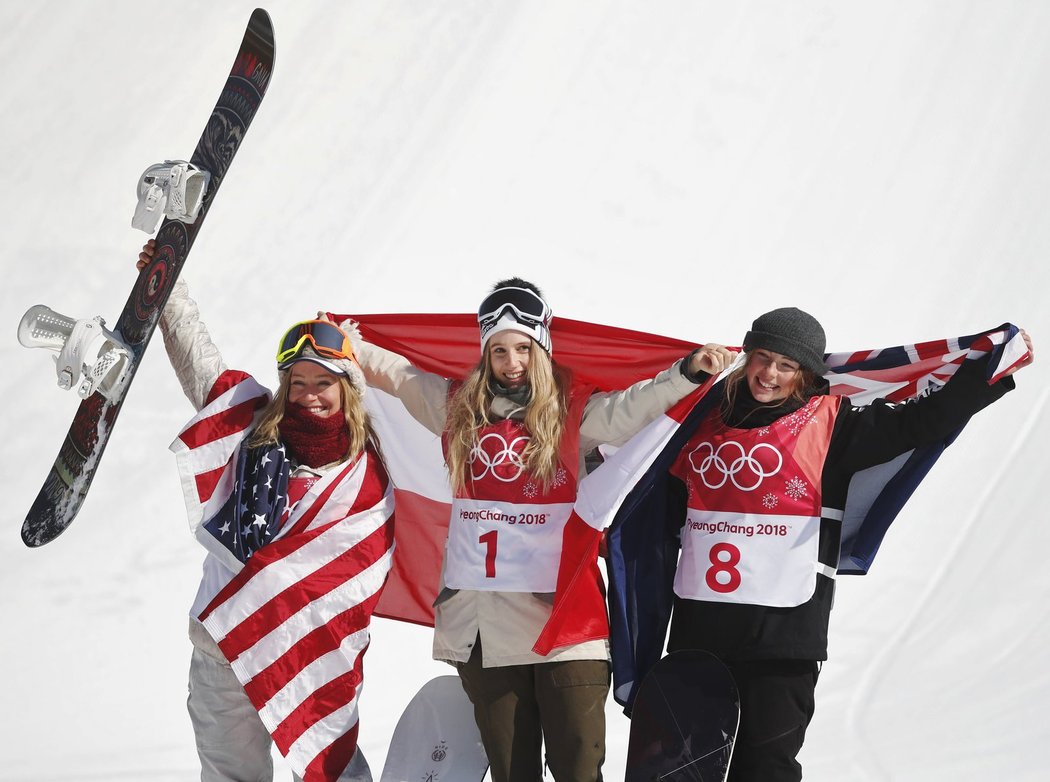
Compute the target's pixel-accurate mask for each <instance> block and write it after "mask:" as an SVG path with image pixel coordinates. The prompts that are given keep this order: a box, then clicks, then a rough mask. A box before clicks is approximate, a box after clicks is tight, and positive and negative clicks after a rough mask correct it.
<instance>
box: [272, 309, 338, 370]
mask: <svg viewBox="0 0 1050 782" xmlns="http://www.w3.org/2000/svg"><path fill="white" fill-rule="evenodd" d="M307 343H309V344H310V346H311V347H312V348H313V349H314V352H315V353H317V355H318V356H320V357H321V358H334V359H340V358H346V359H350V360H351V361H357V357H356V356H354V349H353V346H352V345H351V344H350V337H348V336H347V335H346V332H345V331H343V330H342V329H341V328H339V327H338V326H336V325H335V324H334V323H329V322H328V321H327V320H305V321H303V322H301V323H296V324H295V325H294V326H292V327H291V328H290V329H288V331H287V332H286V333H285V335H284V336H283V337H282V338H281V342H280V344H279V345H278V347H277V363H278V364H279V365H280V364H284V363H286V362H288V361H290V360H291V359H293V358H295V357H296V356H298V355H299V354H300V353H301V352H302V351H303V348H304V347H305V346H306V345H307Z"/></svg>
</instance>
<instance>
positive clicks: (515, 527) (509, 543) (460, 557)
mask: <svg viewBox="0 0 1050 782" xmlns="http://www.w3.org/2000/svg"><path fill="white" fill-rule="evenodd" d="M571 512H572V503H571V502H566V503H557V504H544V505H511V504H503V503H499V502H493V501H491V500H466V499H455V500H453V501H452V519H451V521H450V523H449V536H448V551H447V555H446V560H445V584H446V586H449V587H451V588H452V589H481V590H499V591H504V592H553V591H554V590H555V587H556V586H557V584H558V564H559V562H560V561H561V536H562V530H564V528H565V522H566V521H568V519H569V514H570V513H571Z"/></svg>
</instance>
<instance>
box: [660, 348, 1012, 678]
mask: <svg viewBox="0 0 1050 782" xmlns="http://www.w3.org/2000/svg"><path fill="white" fill-rule="evenodd" d="M985 364H986V362H985V361H968V362H965V363H964V364H963V366H962V367H961V368H960V369H959V371H958V372H957V373H956V374H955V376H954V377H952V379H951V380H950V381H949V382H948V383H947V385H946V386H945V387H944V388H943V389H942V390H940V391H939V392H937V393H935V394H931V395H930V396H927V397H924V398H922V399H917V400H914V401H911V402H908V403H906V404H899V405H894V404H891V403H889V402H886V401H885V400H877V401H876V402H874V403H872V404H870V405H867V406H865V407H852V406H851V405H850V404H849V402H848V400H843V403H842V406H841V407H840V408H839V412H838V415H837V417H836V419H835V424H834V428H833V430H832V436H831V441H830V444H829V446H828V454H827V458H826V460H825V462H824V470H823V473H822V475H821V495H822V500H823V504H824V506H825V507H827V508H835V509H839V510H841V509H842V508H843V507H844V506H845V502H846V493H847V490H848V489H849V484H850V479H851V478H852V477H853V475H854V474H855V473H856V472H858V471H860V470H863V469H866V468H868V467H871V466H874V465H877V464H882V463H884V462H887V461H890V460H891V459H894V458H895V457H897V456H899V455H900V454H902V453H906V452H908V451H910V450H912V449H913V448H916V447H920V446H924V445H929V444H931V443H935V442H937V441H939V440H943V439H944V438H946V437H948V436H950V435H951V434H952V433H953V432H955V431H957V430H958V429H959V428H960V427H962V426H963V425H964V424H965V423H966V421H967V420H968V419H969V418H970V416H972V415H973V414H974V413H976V412H978V411H979V410H982V409H983V408H985V407H987V406H988V405H989V404H991V403H992V402H994V401H996V400H997V399H999V398H1000V397H1002V396H1003V395H1004V394H1005V393H1006V392H1007V391H1009V390H1011V389H1012V388H1013V379H1012V378H1005V379H1003V380H1001V381H999V382H998V383H996V384H994V385H991V386H989V385H988V383H987V381H986V380H985V379H984V372H985V369H986V367H985ZM815 393H827V388H826V386H824V387H823V388H820V389H817V390H816V392H815ZM739 396H740V397H742V398H740V399H738V401H737V403H736V404H735V406H734V408H733V409H732V410H730V411H729V412H728V414H727V415H725V416H724V418H725V420H726V423H727V424H729V425H730V426H733V427H735V428H754V427H760V426H767V425H769V424H770V423H772V422H773V421H775V420H776V419H778V418H780V417H782V416H784V415H788V414H790V413H791V412H794V410H796V409H798V407H800V406H801V404H802V403H796V404H791V405H780V406H776V407H768V406H763V405H759V404H758V403H756V402H755V401H754V400H753V399H752V398H751V396H750V394H748V393H747V390H746V387H745V386H741V389H740V394H739ZM709 414H717V413H709ZM670 485H671V486H672V487H673V491H672V494H673V496H672V498H671V500H670V503H671V505H672V508H671V510H672V515H675V513H677V517H678V519H679V520H680V519H682V518H684V513H685V487H684V484H682V483H681V481H678V480H677V479H676V480H673V481H671V484H670ZM840 538H841V523H840V522H839V521H836V520H832V519H827V518H824V519H822V520H821V529H820V554H819V556H820V560H821V562H822V563H825V564H827V565H830V566H831V567H832V568H835V567H837V566H838V559H839V548H840ZM834 589H835V581H834V580H833V579H831V578H828V577H827V576H824V575H822V574H818V575H817V585H816V590H815V592H814V594H813V596H812V597H811V598H810V599H809V600H808V601H807V602H805V603H803V604H802V605H799V606H795V607H792V608H772V607H767V606H757V605H740V604H732V603H715V602H707V601H700V600H685V599H682V598H678V597H676V598H675V600H674V610H673V613H672V616H671V631H670V638H669V640H668V644H667V647H668V651H676V650H678V649H707V650H708V651H711V652H713V653H715V654H716V655H718V656H719V657H721V658H722V659H725V660H729V661H745V660H767V659H804V660H825V659H827V647H828V622H829V619H830V614H831V605H832V598H833V595H834Z"/></svg>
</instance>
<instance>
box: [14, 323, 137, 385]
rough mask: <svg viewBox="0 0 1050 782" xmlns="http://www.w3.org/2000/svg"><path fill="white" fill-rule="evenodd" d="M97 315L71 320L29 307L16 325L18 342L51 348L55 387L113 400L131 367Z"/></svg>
mask: <svg viewBox="0 0 1050 782" xmlns="http://www.w3.org/2000/svg"><path fill="white" fill-rule="evenodd" d="M105 326H106V322H105V321H104V320H103V319H102V318H101V317H98V316H96V317H94V318H82V319H80V320H75V319H73V318H70V317H68V316H66V315H62V314H61V313H58V312H55V311H54V310H53V309H51V308H50V307H46V306H44V305H43V304H37V305H36V306H35V307H30V308H29V310H28V311H27V312H26V314H25V315H23V316H22V321H21V322H20V323H19V324H18V341H19V342H20V343H22V345H24V346H25V347H27V348H47V349H48V350H52V351H54V352H55V353H56V354H57V355H56V356H55V357H54V358H55V373H56V374H57V376H58V387H59V388H62V389H64V390H67V391H68V390H69V389H71V388H73V387H74V385H76V389H77V395H78V396H79V397H81V398H82V399H87V398H88V397H89V396H91V395H92V394H93V393H95V392H96V391H98V392H99V393H100V394H102V395H103V396H104V397H106V399H110V400H113V399H116V398H117V396H118V392H119V391H120V388H121V386H122V385H123V383H124V379H125V378H126V377H127V376H128V370H129V369H130V368H131V351H130V350H129V349H128V347H127V346H126V345H125V344H124V342H123V340H121V338H120V337H119V336H118V335H117V334H116V333H115V332H113V331H110V330H109V329H107V328H106V327H105Z"/></svg>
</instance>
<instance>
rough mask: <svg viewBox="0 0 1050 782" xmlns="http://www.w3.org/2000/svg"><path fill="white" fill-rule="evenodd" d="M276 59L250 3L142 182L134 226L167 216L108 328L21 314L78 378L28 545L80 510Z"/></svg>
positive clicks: (30, 331)
mask: <svg viewBox="0 0 1050 782" xmlns="http://www.w3.org/2000/svg"><path fill="white" fill-rule="evenodd" d="M273 63H274V38H273V26H272V25H271V23H270V17H269V15H268V14H267V13H266V12H265V11H264V10H262V9H256V10H255V12H254V13H252V16H251V19H250V20H249V22H248V27H247V30H246V31H245V33H244V39H243V40H242V41H241V46H240V49H239V50H238V52H237V56H236V58H235V59H234V63H233V68H232V69H231V70H230V74H229V77H228V78H227V80H226V84H225V86H224V87H223V89H222V92H221V94H220V95H219V100H218V102H217V103H216V104H215V107H214V108H213V109H212V112H211V116H209V117H208V121H207V124H206V125H205V126H204V132H203V134H202V135H201V137H200V141H199V142H198V143H197V147H196V149H194V151H193V155H192V156H191V157H190V159H189V161H188V162H185V161H166V162H165V164H162V165H159V166H155V167H153V168H151V169H149V170H147V172H146V173H145V174H144V175H143V178H142V181H140V191H139V196H140V204H139V209H138V210H137V211H136V214H135V219H134V220H133V224H134V225H135V227H138V228H143V229H144V230H147V231H149V232H152V230H153V229H154V228H155V227H156V224H157V223H158V222H160V219H161V217H162V216H163V215H168V219H165V220H164V222H163V223H162V224H161V226H160V231H159V232H158V233H157V237H156V242H157V246H156V252H155V254H154V256H153V259H152V261H151V262H150V263H149V265H147V266H146V267H145V268H144V269H143V270H142V271H141V272H140V273H139V276H138V279H137V280H136V282H135V287H134V288H133V289H132V291H131V295H130V296H129V297H128V301H127V303H126V304H125V305H124V309H123V311H122V312H121V313H120V317H119V318H118V320H117V322H116V324H115V326H114V327H113V329H112V331H111V330H109V329H107V328H105V323H104V321H102V320H101V319H100V318H95V319H85V320H79V321H77V320H74V319H72V318H66V317H65V316H63V315H59V314H58V313H56V312H54V311H52V310H50V309H49V308H47V307H43V306H37V307H33V308H31V309H30V310H29V312H27V313H26V315H25V317H24V318H23V319H22V324H21V325H20V326H19V340H20V341H21V342H22V344H24V345H27V346H29V347H44V348H50V349H52V350H54V351H55V352H57V353H58V354H59V355H58V357H57V360H58V364H57V370H58V382H59V385H60V386H61V387H63V388H67V389H71V388H74V387H76V388H77V391H78V393H79V394H80V396H81V397H83V401H82V402H81V403H80V407H79V409H78V410H77V412H76V416H75V417H74V419H73V424H72V425H71V426H70V428H69V433H68V434H67V435H66V439H65V441H64V442H63V443H62V447H61V449H60V450H59V453H58V458H56V459H55V463H54V465H53V466H52V467H51V470H50V472H49V473H48V475H47V478H46V479H45V481H44V485H43V488H42V489H41V490H40V493H39V495H37V498H36V500H35V501H34V502H33V506H32V508H31V509H30V511H29V514H28V515H27V516H26V519H25V522H24V523H23V525H22V540H23V541H25V543H26V545H27V546H41V545H43V544H45V543H48V542H49V541H51V540H54V539H55V538H56V537H57V536H58V535H60V534H61V533H62V532H63V531H64V530H65V529H66V528H67V527H68V526H69V525H70V523H72V521H73V519H74V518H75V517H76V514H77V511H79V510H80V506H81V504H82V503H83V502H84V497H85V495H86V494H87V491H88V488H89V487H90V485H91V481H92V479H93V478H94V476H95V471H96V469H97V468H98V462H99V459H101V457H102V453H103V451H104V450H105V447H106V443H107V442H108V440H109V437H110V434H111V433H112V431H113V425H114V423H115V422H116V418H117V414H118V413H119V412H120V408H121V406H122V405H123V403H124V399H125V397H126V394H127V391H128V387H129V386H130V385H131V381H132V379H133V378H134V375H135V371H136V369H137V367H138V364H139V362H140V361H141V359H142V354H143V353H144V352H145V350H146V346H147V345H148V344H149V340H150V337H151V336H152V334H153V331H154V329H155V328H156V325H157V320H158V318H159V317H160V313H161V311H162V310H163V308H164V304H165V303H166V302H167V300H168V296H169V295H170V293H171V289H172V286H173V285H174V284H175V280H176V279H177V278H178V276H179V272H180V271H181V270H182V265H183V264H184V263H185V262H186V256H187V255H188V254H189V251H190V247H192V245H193V241H194V239H195V238H196V236H197V232H198V231H199V230H200V227H201V223H202V222H203V221H204V218H205V216H206V215H207V213H208V209H209V207H210V205H211V202H212V199H214V198H215V194H216V192H217V191H218V189H219V186H220V185H221V184H222V180H223V178H224V177H225V176H226V172H227V170H228V169H229V167H230V163H231V162H232V161H233V156H234V155H235V154H236V153H237V149H238V147H239V146H240V144H241V141H242V140H243V139H244V134H245V133H246V132H247V130H248V125H249V124H250V123H251V121H252V118H253V117H254V116H255V112H256V111H257V110H258V108H259V105H260V103H261V102H262V99H263V95H264V94H265V93H266V87H267V84H268V83H269V80H270V75H271V73H272V71H273ZM173 215H177V217H175V216H173Z"/></svg>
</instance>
